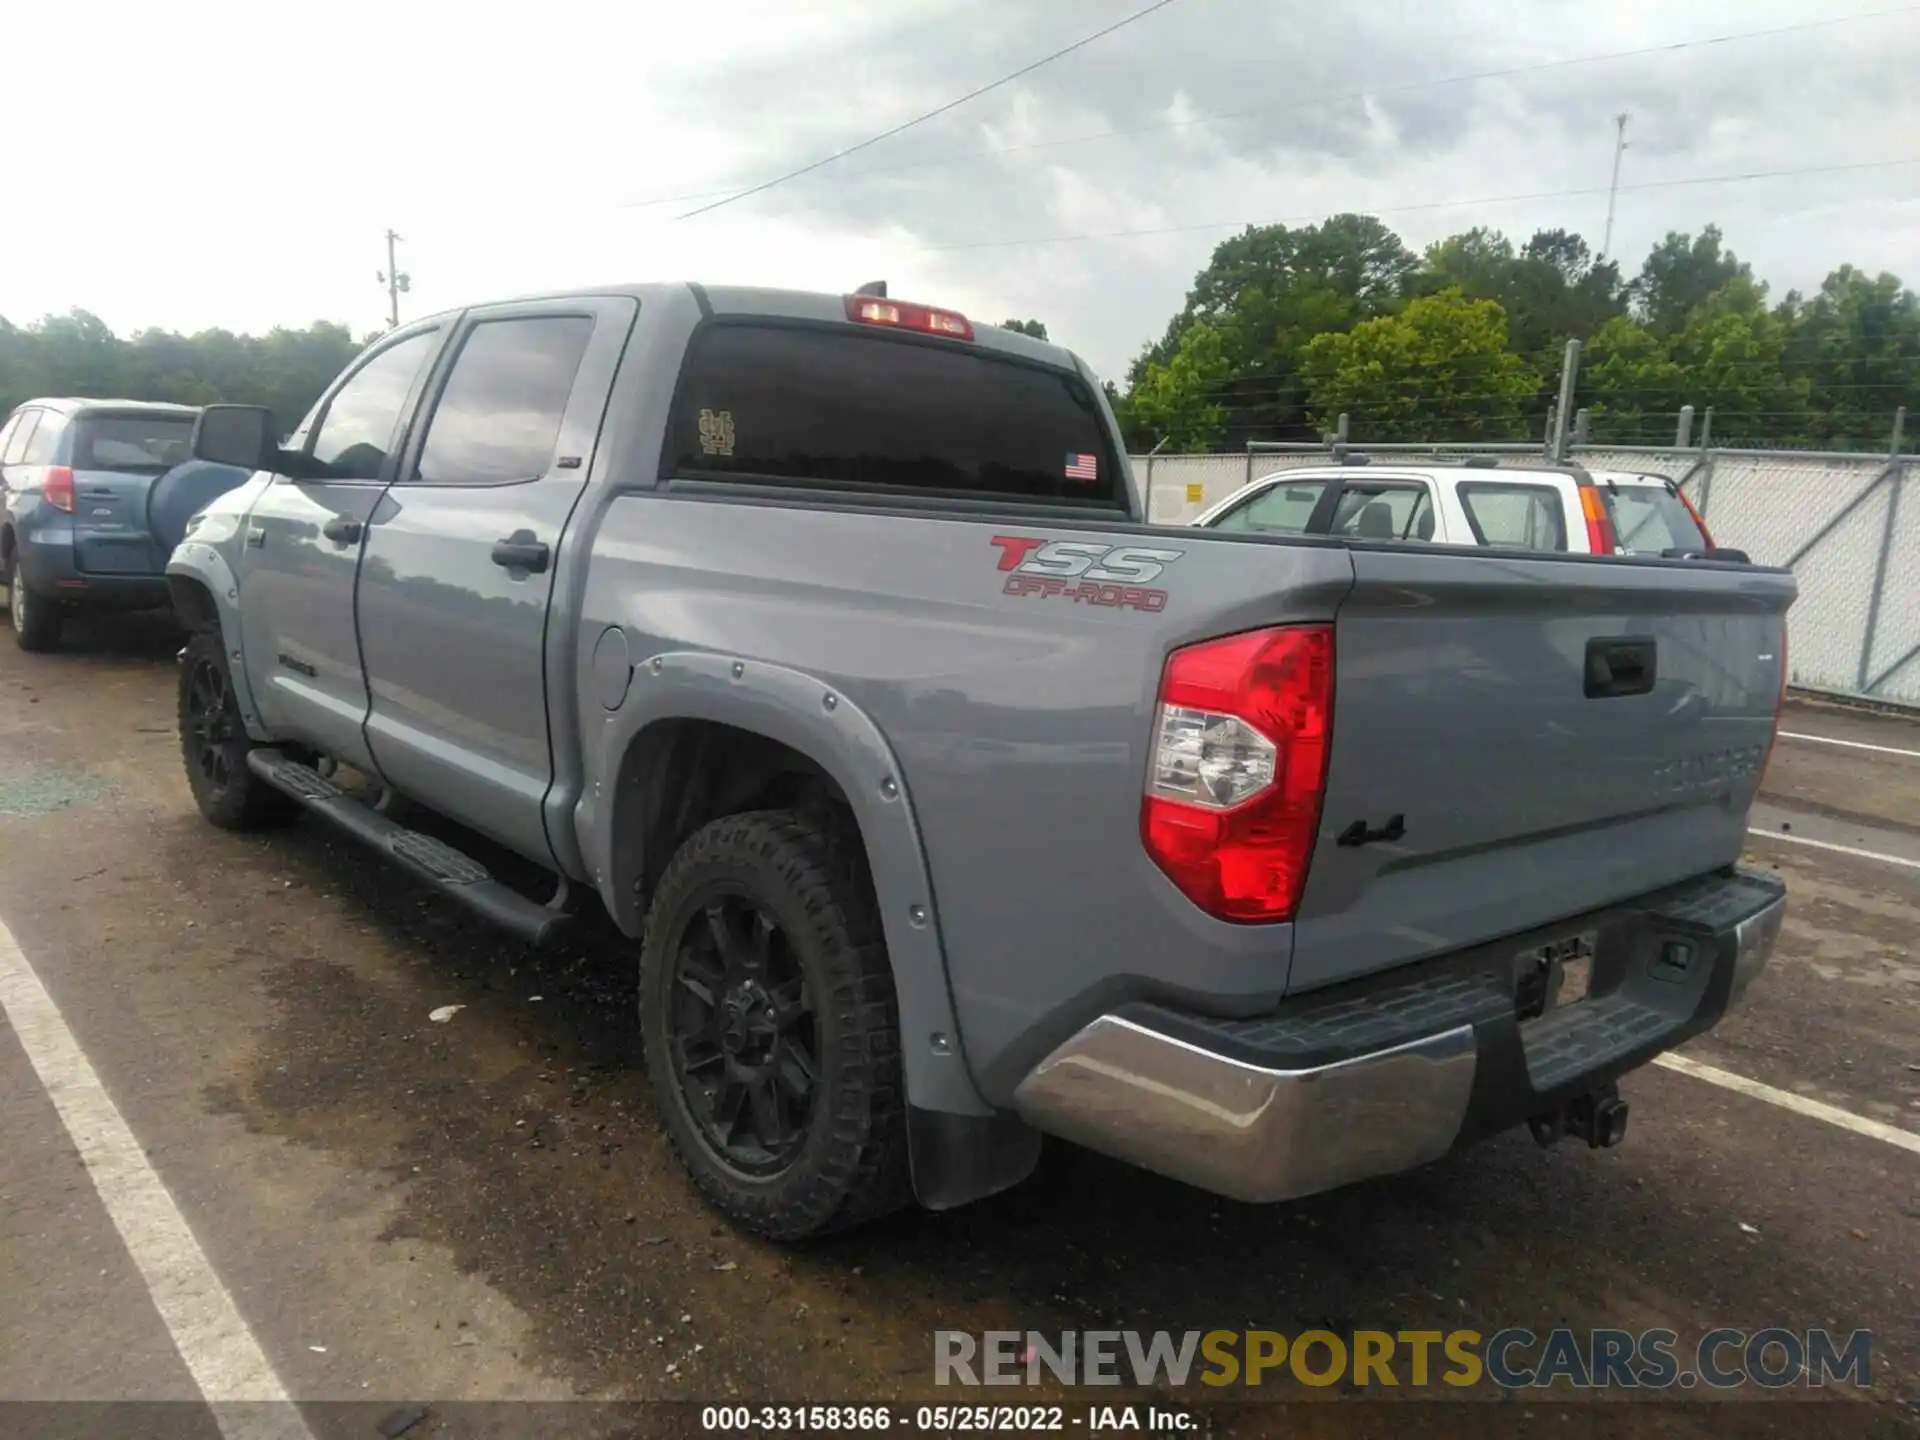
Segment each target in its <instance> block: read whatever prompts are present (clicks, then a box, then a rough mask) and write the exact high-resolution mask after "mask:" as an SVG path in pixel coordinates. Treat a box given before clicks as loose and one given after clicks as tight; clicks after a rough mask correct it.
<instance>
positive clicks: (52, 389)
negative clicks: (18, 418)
mask: <svg viewBox="0 0 1920 1440" xmlns="http://www.w3.org/2000/svg"><path fill="white" fill-rule="evenodd" d="M359 349H360V346H359V345H358V344H357V343H356V342H355V341H354V338H353V335H352V333H351V332H350V331H349V330H348V329H347V328H346V327H345V326H344V325H336V324H332V323H331V322H328V321H324V320H323V321H316V322H315V323H314V324H312V325H310V326H308V327H307V328H306V329H305V330H287V329H276V330H272V331H270V332H268V333H267V334H265V335H234V334H232V333H231V332H229V331H225V330H203V331H201V332H200V333H199V334H197V335H176V334H174V333H173V332H171V331H167V330H142V331H140V332H138V333H136V334H135V335H134V336H133V337H132V338H131V339H121V338H120V337H119V336H117V335H115V334H114V333H113V332H112V331H111V330H109V329H108V328H107V326H106V325H105V323H104V322H102V321H101V320H100V319H99V318H98V317H97V316H94V315H90V314H88V313H87V312H86V311H84V310H74V311H71V312H69V313H68V314H66V315H56V316H49V317H47V318H45V319H43V320H40V321H39V322H37V323H35V324H33V325H30V326H28V327H26V328H25V329H22V328H19V327H17V326H15V325H12V324H9V323H8V322H7V321H5V320H4V319H0V414H4V413H5V412H6V411H8V410H11V409H12V408H13V407H14V406H16V405H18V404H19V403H20V402H21V401H23V400H27V399H30V398H32V397H33V396H36V395H85V396H92V397H96V398H101V399H121V400H164V401H172V402H174V403H177V404H184V405H205V404H210V403H212V402H215V401H223V400H224V401H230V402H235V403H240V404H250V405H265V406H266V407H267V408H268V409H270V410H271V411H273V414H274V418H275V419H276V420H277V421H278V422H279V424H280V426H281V428H282V430H286V429H290V428H291V427H292V426H293V425H294V424H295V423H296V422H297V421H298V420H299V419H300V418H301V417H302V416H303V415H304V414H305V413H306V412H307V410H308V409H309V408H311V407H312V405H313V402H314V401H315V400H316V399H317V398H318V397H319V395H320V392H321V391H322V390H323V389H325V388H326V385H327V383H328V382H329V381H330V380H332V379H333V378H334V376H336V375H337V374H339V373H340V371H341V370H342V369H343V368H344V367H345V366H346V364H347V362H348V361H349V360H350V359H352V358H353V356H354V354H355V353H356V352H357V351H358V350H359Z"/></svg>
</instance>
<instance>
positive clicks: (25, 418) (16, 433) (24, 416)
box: [0, 410, 40, 465]
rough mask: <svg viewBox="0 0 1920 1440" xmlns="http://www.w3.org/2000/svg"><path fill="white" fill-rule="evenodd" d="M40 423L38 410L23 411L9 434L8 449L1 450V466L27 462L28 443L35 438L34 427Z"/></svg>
mask: <svg viewBox="0 0 1920 1440" xmlns="http://www.w3.org/2000/svg"><path fill="white" fill-rule="evenodd" d="M39 423H40V412H39V411H38V410H22V411H21V412H20V414H19V415H18V416H17V417H16V418H15V420H14V422H13V428H12V430H11V431H9V432H8V434H7V445H6V449H4V450H0V465H19V464H22V463H24V462H25V460H26V454H27V442H28V441H29V440H31V439H32V438H33V427H34V426H35V425H37V424H39Z"/></svg>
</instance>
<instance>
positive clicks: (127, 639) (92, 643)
mask: <svg viewBox="0 0 1920 1440" xmlns="http://www.w3.org/2000/svg"><path fill="white" fill-rule="evenodd" d="M186 643H187V636H186V632H185V631H184V630H182V629H181V628H180V626H179V624H178V623H177V622H176V621H175V620H174V618H173V615H172V613H171V612H170V611H166V610H137V611H134V612H132V613H131V614H126V615H69V616H68V617H67V620H66V623H65V624H64V625H62V626H61V627H60V644H59V646H58V648H56V649H54V650H53V651H51V652H49V653H48V655H47V657H46V658H48V659H50V660H55V661H70V662H81V661H84V662H86V663H87V664H89V665H91V666H93V667H95V668H97V667H98V665H99V662H101V661H103V660H105V661H116V660H117V661H125V662H128V663H132V664H142V665H158V664H163V663H165V664H171V663H172V662H173V658H174V656H176V655H177V654H179V653H180V647H181V646H182V645H184V644H186Z"/></svg>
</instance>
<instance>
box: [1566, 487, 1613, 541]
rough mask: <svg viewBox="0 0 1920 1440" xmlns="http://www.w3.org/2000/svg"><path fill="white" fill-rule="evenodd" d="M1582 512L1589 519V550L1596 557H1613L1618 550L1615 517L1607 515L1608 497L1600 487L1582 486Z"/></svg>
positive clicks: (1579, 488) (1580, 488) (1580, 489)
mask: <svg viewBox="0 0 1920 1440" xmlns="http://www.w3.org/2000/svg"><path fill="white" fill-rule="evenodd" d="M1576 488H1577V489H1578V490H1579V491H1580V511H1581V513H1582V514H1583V515H1585V516H1586V517H1587V549H1588V550H1590V551H1592V552H1593V553H1594V554H1595V555H1611V554H1613V552H1614V550H1615V549H1616V548H1617V547H1616V546H1615V544H1614V539H1613V516H1611V515H1609V514H1608V513H1607V497H1606V496H1604V495H1602V494H1601V493H1600V487H1599V486H1598V485H1581V486H1578V487H1576Z"/></svg>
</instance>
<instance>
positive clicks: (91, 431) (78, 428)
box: [69, 414, 193, 475]
mask: <svg viewBox="0 0 1920 1440" xmlns="http://www.w3.org/2000/svg"><path fill="white" fill-rule="evenodd" d="M192 451H193V417H192V416H191V415H130V414H129V415H112V414H86V415H81V416H80V417H79V418H78V419H76V420H75V421H74V422H73V445H72V448H71V450H70V452H69V453H70V454H71V456H72V463H73V468H74V469H76V470H122V471H131V472H137V473H141V474H147V475H158V474H160V473H161V472H162V471H166V470H171V469H172V468H173V467H174V466H176V465H178V464H180V463H181V462H182V461H184V460H186V459H187V458H188V457H189V456H190V455H191V454H192Z"/></svg>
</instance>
